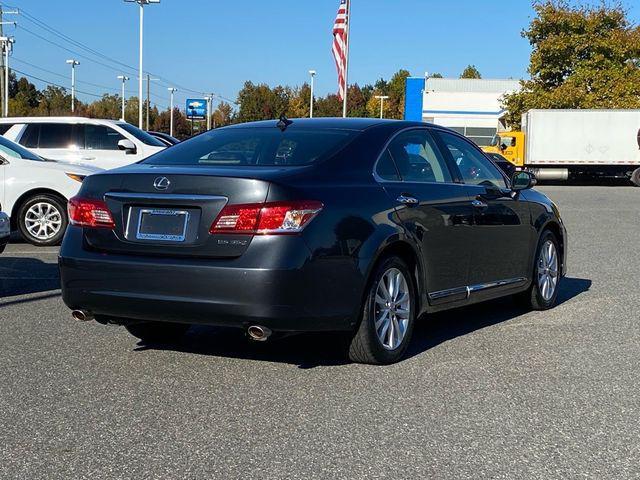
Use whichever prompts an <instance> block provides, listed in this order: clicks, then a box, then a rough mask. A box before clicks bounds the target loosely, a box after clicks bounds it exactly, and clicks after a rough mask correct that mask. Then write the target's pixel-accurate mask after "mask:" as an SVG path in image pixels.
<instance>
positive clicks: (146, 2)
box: [124, 0, 160, 128]
mask: <svg viewBox="0 0 640 480" xmlns="http://www.w3.org/2000/svg"><path fill="white" fill-rule="evenodd" d="M124 1H125V2H128V3H137V4H138V5H140V65H139V71H138V127H139V128H142V77H143V72H142V39H143V32H144V6H145V5H149V4H152V3H160V0H124Z"/></svg>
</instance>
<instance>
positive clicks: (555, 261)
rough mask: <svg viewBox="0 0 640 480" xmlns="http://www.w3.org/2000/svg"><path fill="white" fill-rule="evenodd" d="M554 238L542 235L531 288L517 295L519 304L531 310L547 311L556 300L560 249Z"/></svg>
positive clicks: (546, 232)
mask: <svg viewBox="0 0 640 480" xmlns="http://www.w3.org/2000/svg"><path fill="white" fill-rule="evenodd" d="M558 245H559V244H558V240H557V239H556V236H555V235H554V234H553V233H552V232H550V231H549V230H546V231H545V232H543V233H542V236H541V237H540V240H539V242H538V249H537V251H536V263H535V265H534V267H533V277H532V283H531V287H529V289H528V290H527V291H525V292H523V293H521V294H519V295H518V297H517V298H518V300H519V301H520V303H521V304H522V305H523V306H525V307H527V308H532V309H533V310H547V309H549V308H552V307H554V306H555V304H556V302H557V300H558V286H559V284H560V279H561V277H560V249H559V248H558Z"/></svg>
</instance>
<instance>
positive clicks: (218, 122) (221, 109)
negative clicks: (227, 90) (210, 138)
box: [211, 102, 234, 127]
mask: <svg viewBox="0 0 640 480" xmlns="http://www.w3.org/2000/svg"><path fill="white" fill-rule="evenodd" d="M211 117H212V118H211V120H212V122H211V124H212V126H214V127H224V126H225V125H230V124H232V123H233V121H234V114H233V108H232V107H231V105H230V104H228V103H227V102H220V103H219V104H218V108H216V109H215V110H214V111H213V114H212V115H211Z"/></svg>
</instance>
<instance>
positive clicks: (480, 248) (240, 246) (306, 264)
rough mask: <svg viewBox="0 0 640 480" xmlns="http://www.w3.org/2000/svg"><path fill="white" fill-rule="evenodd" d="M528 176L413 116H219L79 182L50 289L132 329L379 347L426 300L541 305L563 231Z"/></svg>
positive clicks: (396, 340) (404, 331)
mask: <svg viewBox="0 0 640 480" xmlns="http://www.w3.org/2000/svg"><path fill="white" fill-rule="evenodd" d="M534 183H535V179H534V178H533V177H532V176H531V175H530V174H528V173H526V172H520V173H516V174H515V176H514V177H513V178H512V179H508V178H506V177H505V175H504V174H503V173H502V171H501V170H500V169H499V168H497V167H496V166H495V164H493V163H492V162H491V160H489V159H488V158H487V156H485V155H484V154H483V153H482V152H481V151H480V150H479V149H478V148H477V147H476V146H475V145H474V144H473V143H471V142H469V141H468V140H467V139H465V138H464V137H462V136H460V135H458V134H457V133H455V132H452V131H450V130H447V129H445V128H441V127H437V126H433V125H427V124H423V123H410V122H401V121H384V120H371V119H313V120H309V119H300V120H297V119H294V120H287V119H285V118H282V119H280V121H267V122H257V123H249V124H243V125H234V126H231V127H226V128H220V129H216V130H214V131H210V132H207V133H205V134H202V135H199V136H197V137H195V138H193V139H191V140H187V141H185V142H183V143H180V144H178V145H176V146H174V147H172V148H170V149H168V150H166V151H163V152H160V153H158V154H156V155H154V156H152V157H150V158H148V159H146V160H144V161H142V162H141V163H139V164H135V165H131V166H128V167H124V168H120V169H116V170H111V171H107V172H104V173H99V174H96V175H92V176H90V177H88V178H87V179H86V180H85V181H84V182H83V184H82V189H81V191H80V193H79V194H78V196H77V197H75V198H73V199H71V200H70V202H69V218H70V222H71V225H70V227H69V229H68V231H67V233H66V236H65V238H64V242H63V244H62V248H61V251H60V258H59V263H60V271H61V278H62V292H63V298H64V302H65V303H66V304H67V305H68V306H69V307H70V308H71V309H72V310H73V316H74V318H76V319H79V320H91V319H95V320H97V321H98V322H101V323H115V324H120V325H124V326H125V328H127V330H129V332H131V333H132V334H133V335H135V336H136V337H138V338H140V339H141V340H142V341H143V342H163V341H176V340H177V339H179V337H180V335H182V334H183V333H184V332H185V331H186V330H187V329H188V328H189V325H190V324H208V325H223V326H233V327H238V328H242V329H244V330H245V331H246V332H247V334H248V335H249V337H250V338H252V339H254V340H266V339H267V338H268V337H269V336H270V335H271V334H278V333H284V332H299V331H323V330H324V331H327V330H332V331H346V332H350V333H351V335H352V337H351V338H352V339H351V343H350V347H349V356H350V358H351V359H352V360H354V361H358V362H367V363H391V362H394V361H397V360H399V359H400V358H401V357H402V356H403V354H404V352H405V351H406V349H407V345H408V344H409V342H410V339H411V333H412V330H413V327H414V324H415V322H416V319H417V318H418V317H420V316H421V315H422V314H425V313H429V312H435V311H438V310H444V309H449V308H454V307H460V306H463V305H469V304H472V303H476V302H480V301H483V300H488V299H492V298H496V297H501V296H505V295H517V296H518V297H519V298H520V299H521V300H522V301H523V302H524V303H525V304H527V305H528V306H529V307H530V308H534V309H546V308H550V307H552V306H553V305H554V304H555V302H556V297H557V294H558V285H559V282H560V280H561V278H562V276H563V275H564V272H565V255H566V250H567V239H566V232H565V228H564V225H563V223H562V220H561V218H560V215H559V213H558V209H557V208H556V206H555V205H554V204H553V202H551V201H550V200H549V199H548V198H547V197H546V196H545V195H543V194H541V193H539V192H536V191H535V190H532V189H531V187H532V186H533V184H534Z"/></svg>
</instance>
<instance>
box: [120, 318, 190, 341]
mask: <svg viewBox="0 0 640 480" xmlns="http://www.w3.org/2000/svg"><path fill="white" fill-rule="evenodd" d="M125 328H126V329H127V331H128V332H129V333H130V334H131V335H133V336H134V337H136V338H139V339H140V340H142V342H143V343H170V342H177V341H179V340H180V339H181V338H182V336H183V335H184V334H185V333H186V332H187V330H189V325H188V324H186V323H169V322H144V323H132V324H131V325H125Z"/></svg>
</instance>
